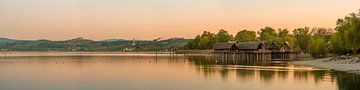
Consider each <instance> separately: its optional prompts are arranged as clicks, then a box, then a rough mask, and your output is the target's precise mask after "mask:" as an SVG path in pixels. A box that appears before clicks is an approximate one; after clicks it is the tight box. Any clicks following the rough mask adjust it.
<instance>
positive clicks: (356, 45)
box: [332, 10, 360, 53]
mask: <svg viewBox="0 0 360 90" xmlns="http://www.w3.org/2000/svg"><path fill="white" fill-rule="evenodd" d="M336 31H337V32H336V37H337V39H332V40H340V41H333V42H337V43H333V44H338V45H341V46H343V47H345V48H342V49H344V50H341V51H345V52H348V51H351V52H352V53H356V52H357V51H358V50H359V49H360V10H359V12H358V13H357V14H356V13H351V14H349V15H348V16H345V17H344V18H343V19H339V20H338V21H337V23H336ZM333 46H336V45H333ZM334 48H335V47H334Z"/></svg>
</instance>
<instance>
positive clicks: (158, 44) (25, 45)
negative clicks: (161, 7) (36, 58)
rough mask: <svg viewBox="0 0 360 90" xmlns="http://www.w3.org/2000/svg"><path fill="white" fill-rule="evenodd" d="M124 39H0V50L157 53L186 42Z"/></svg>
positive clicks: (182, 40) (184, 40)
mask: <svg viewBox="0 0 360 90" xmlns="http://www.w3.org/2000/svg"><path fill="white" fill-rule="evenodd" d="M135 42H136V43H137V44H136V46H133V45H132V44H133V40H124V39H106V40H101V41H95V40H90V39H85V38H74V39H69V40H64V41H52V40H46V39H41V40H15V39H8V38H0V49H8V50H11V51H123V50H134V51H157V50H167V49H177V48H179V47H182V46H184V45H185V44H186V43H187V42H188V40H187V39H184V38H170V39H165V40H160V41H152V40H136V41H135Z"/></svg>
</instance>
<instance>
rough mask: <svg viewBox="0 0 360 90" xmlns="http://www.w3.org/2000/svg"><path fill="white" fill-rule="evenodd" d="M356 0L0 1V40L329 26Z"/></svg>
mask: <svg viewBox="0 0 360 90" xmlns="http://www.w3.org/2000/svg"><path fill="white" fill-rule="evenodd" d="M359 4H360V0H105V1H104V0H1V1H0V13H1V14H0V37H8V38H16V39H51V40H65V39H71V38H75V37H85V38H90V39H94V40H102V39H110V38H121V39H132V38H137V39H146V40H151V39H154V38H157V37H164V38H171V37H185V38H192V37H194V36H195V35H197V34H199V33H201V32H202V31H204V30H207V31H211V32H217V31H218V30H219V29H225V30H227V31H229V32H230V33H232V34H235V33H236V32H238V31H240V30H243V29H248V30H253V31H257V30H259V29H260V28H262V27H265V26H271V27H274V28H288V29H290V30H292V29H294V28H297V27H304V26H308V27H325V28H334V27H335V24H336V20H337V19H338V18H341V17H344V16H346V15H347V14H348V13H349V12H357V10H358V9H360V5H359Z"/></svg>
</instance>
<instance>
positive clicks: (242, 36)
mask: <svg viewBox="0 0 360 90" xmlns="http://www.w3.org/2000/svg"><path fill="white" fill-rule="evenodd" d="M235 40H236V41H238V42H250V41H256V42H257V41H259V39H258V38H257V37H256V32H254V31H247V30H242V31H240V32H238V33H237V34H236V36H235Z"/></svg>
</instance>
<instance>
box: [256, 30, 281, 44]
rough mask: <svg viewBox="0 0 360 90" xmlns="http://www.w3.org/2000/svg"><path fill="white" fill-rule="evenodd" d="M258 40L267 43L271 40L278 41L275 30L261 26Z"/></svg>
mask: <svg viewBox="0 0 360 90" xmlns="http://www.w3.org/2000/svg"><path fill="white" fill-rule="evenodd" d="M258 33H259V34H260V40H261V41H265V42H266V43H267V44H271V43H272V42H273V41H278V40H279V38H278V34H277V33H276V30H275V29H273V28H271V27H268V26H267V27H265V28H261V29H260V32H258Z"/></svg>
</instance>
